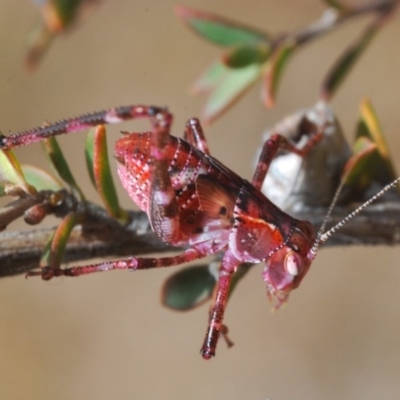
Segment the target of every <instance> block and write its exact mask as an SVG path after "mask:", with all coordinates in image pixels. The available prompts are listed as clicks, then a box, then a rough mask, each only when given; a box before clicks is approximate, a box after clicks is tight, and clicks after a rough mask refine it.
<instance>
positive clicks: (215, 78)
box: [191, 60, 230, 94]
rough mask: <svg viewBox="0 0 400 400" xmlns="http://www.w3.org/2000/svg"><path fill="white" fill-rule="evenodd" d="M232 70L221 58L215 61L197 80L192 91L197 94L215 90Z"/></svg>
mask: <svg viewBox="0 0 400 400" xmlns="http://www.w3.org/2000/svg"><path fill="white" fill-rule="evenodd" d="M229 71H230V68H228V67H227V66H226V65H224V64H223V63H222V62H221V60H218V61H215V62H213V63H212V64H211V65H209V66H208V67H207V69H206V70H205V71H204V72H203V73H202V74H201V75H200V76H199V77H198V78H197V79H196V80H195V82H194V83H193V85H192V87H191V91H192V92H193V93H195V94H198V93H208V92H210V91H211V90H213V89H214V88H215V87H216V86H217V85H218V84H219V83H220V82H221V81H222V79H223V78H224V76H225V75H226V74H227V73H228V72H229Z"/></svg>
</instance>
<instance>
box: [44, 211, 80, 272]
mask: <svg viewBox="0 0 400 400" xmlns="http://www.w3.org/2000/svg"><path fill="white" fill-rule="evenodd" d="M78 222H79V221H78V215H77V214H76V213H70V214H68V215H67V216H66V217H64V219H63V220H62V221H61V223H60V225H59V226H58V227H57V229H56V230H55V231H54V233H53V234H52V235H51V236H50V238H49V241H48V242H47V244H46V246H45V249H44V251H43V254H42V257H41V260H40V266H41V267H46V266H48V267H52V268H59V267H60V264H61V261H62V258H63V255H64V253H65V247H66V245H67V242H68V239H69V237H70V235H71V232H72V229H73V228H74V226H75V225H76V224H77V223H78Z"/></svg>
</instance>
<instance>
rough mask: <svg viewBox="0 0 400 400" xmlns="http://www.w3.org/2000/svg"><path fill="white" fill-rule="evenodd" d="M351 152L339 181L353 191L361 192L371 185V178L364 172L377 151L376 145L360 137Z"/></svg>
mask: <svg viewBox="0 0 400 400" xmlns="http://www.w3.org/2000/svg"><path fill="white" fill-rule="evenodd" d="M353 150H354V154H353V155H352V157H351V158H350V159H349V160H348V161H347V163H346V165H345V166H344V168H343V171H342V177H341V181H342V183H343V184H346V185H349V186H352V187H353V188H354V189H355V190H361V191H362V190H364V189H366V188H367V187H368V186H369V185H370V183H371V176H370V175H369V174H368V173H366V171H368V168H369V166H370V164H371V160H372V158H373V155H374V154H375V153H376V151H377V145H376V144H375V143H374V142H372V141H371V140H370V139H368V138H366V137H360V138H358V139H357V140H356V142H355V144H354V147H353Z"/></svg>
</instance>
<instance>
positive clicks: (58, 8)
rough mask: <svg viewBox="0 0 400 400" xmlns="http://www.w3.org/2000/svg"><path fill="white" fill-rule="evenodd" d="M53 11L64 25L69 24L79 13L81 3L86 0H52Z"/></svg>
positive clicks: (86, 0) (86, 1)
mask: <svg viewBox="0 0 400 400" xmlns="http://www.w3.org/2000/svg"><path fill="white" fill-rule="evenodd" d="M51 3H52V4H53V7H54V12H55V13H56V14H57V16H58V18H59V19H60V21H61V23H62V25H63V26H64V27H66V26H68V25H70V24H71V23H72V22H73V21H74V20H75V18H76V17H77V15H78V13H79V8H80V7H81V5H82V4H84V3H88V0H52V2H51Z"/></svg>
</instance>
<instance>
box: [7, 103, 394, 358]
mask: <svg viewBox="0 0 400 400" xmlns="http://www.w3.org/2000/svg"><path fill="white" fill-rule="evenodd" d="M136 118H148V119H149V120H150V122H151V124H152V131H151V132H147V133H131V134H125V135H124V136H123V137H121V138H120V139H118V140H117V142H116V144H115V151H114V156H115V158H116V160H117V164H118V174H119V177H120V179H121V182H122V185H123V186H124V188H125V189H126V190H127V192H128V194H129V196H130V197H131V198H132V200H133V201H134V202H135V203H136V204H137V205H138V206H139V207H140V208H141V209H142V210H143V211H145V212H146V213H147V215H148V217H149V220H150V224H151V227H152V229H153V231H154V232H155V234H156V235H157V236H158V238H159V239H160V240H162V241H163V242H165V243H168V244H171V245H173V246H179V247H186V248H187V249H186V250H185V251H183V252H182V253H181V254H178V255H174V256H170V257H160V258H157V257H154V258H144V257H129V258H127V259H120V260H111V261H104V262H101V263H97V264H91V265H84V266H73V267H70V268H64V269H56V270H55V269H52V268H50V267H44V268H42V269H41V272H40V273H31V274H32V275H41V276H42V277H43V279H50V278H51V277H53V276H79V275H85V274H90V273H93V272H101V271H108V270H113V269H128V270H139V269H148V268H158V267H167V266H175V265H180V264H182V263H185V262H189V261H193V260H196V259H200V258H203V257H206V256H208V255H211V254H216V253H218V252H222V253H223V257H222V261H221V265H220V268H219V274H218V281H217V285H216V289H215V296H214V300H213V304H212V306H211V308H210V315H209V322H208V328H207V332H206V336H205V339H204V342H203V345H202V347H201V350H200V353H201V355H202V357H203V358H204V359H210V358H211V357H212V356H214V355H215V350H216V346H217V342H218V339H219V336H220V334H221V333H223V330H224V326H223V323H222V321H223V316H224V311H225V307H226V304H227V300H228V294H229V287H230V283H231V279H232V275H233V273H234V272H235V270H236V268H237V267H238V265H239V264H241V263H260V262H264V263H265V264H264V269H263V279H264V281H265V283H266V287H267V292H268V295H269V297H270V298H272V299H274V300H275V302H276V306H277V307H279V305H281V304H282V303H284V302H285V301H286V300H287V298H288V295H289V293H290V292H291V291H292V290H293V289H295V288H297V287H298V286H299V284H300V282H301V281H302V279H303V278H304V276H305V274H306V273H307V271H308V269H309V267H310V264H311V262H312V261H313V259H314V258H315V256H316V251H317V248H318V246H319V244H321V243H323V242H324V241H325V240H326V239H327V238H328V237H329V236H330V233H329V232H331V231H332V232H333V231H334V230H336V229H337V228H338V227H340V226H339V224H338V225H337V226H336V227H334V228H333V229H331V231H329V232H328V233H325V234H323V235H322V231H321V233H319V234H318V235H317V234H316V232H315V230H314V228H313V226H312V225H311V223H310V222H307V221H301V220H298V219H295V218H293V217H291V216H289V215H288V214H286V213H285V212H283V211H282V210H281V209H279V208H278V207H277V206H275V205H274V204H273V203H272V202H271V201H270V200H268V198H267V197H265V195H263V194H262V193H261V191H260V188H261V185H262V183H263V181H264V178H265V176H266V174H267V172H268V167H269V164H270V162H271V160H272V159H273V158H274V156H275V155H276V153H277V151H278V150H279V149H284V150H287V151H290V152H294V153H296V154H299V155H301V156H305V155H306V154H307V152H308V151H309V150H310V148H311V147H312V146H314V145H315V143H316V142H318V140H319V139H320V138H321V135H322V133H321V132H315V133H314V135H313V137H312V139H311V140H310V141H309V143H308V144H307V145H306V146H305V147H303V148H301V149H299V148H297V147H296V146H295V145H294V144H292V143H291V142H290V141H289V140H287V139H285V138H284V137H283V136H280V135H278V134H275V135H272V136H271V137H270V139H269V140H268V141H266V142H265V144H264V145H263V149H262V152H261V155H260V157H259V161H258V164H257V167H256V170H255V172H254V175H253V178H252V181H251V182H248V181H247V180H245V179H243V178H241V177H240V176H239V175H237V174H236V173H235V172H233V171H232V170H230V169H229V168H227V167H226V166H225V165H223V164H222V163H221V162H220V161H218V160H217V159H215V158H214V157H212V156H211V155H210V152H209V148H208V145H207V141H206V138H205V136H204V133H203V130H202V128H201V125H200V123H199V121H198V120H197V119H195V118H193V119H190V120H189V121H188V122H187V124H186V129H185V132H184V139H181V138H176V137H174V136H171V135H170V126H171V123H172V119H173V117H172V114H171V113H169V112H168V111H167V110H166V109H164V108H160V107H155V106H143V105H134V106H124V107H117V108H112V109H109V110H107V111H101V112H95V113H91V114H86V115H82V116H80V117H77V118H73V119H67V120H63V121H60V122H57V123H55V124H47V125H46V126H44V127H41V128H36V129H32V130H29V131H24V132H21V133H16V134H11V135H9V136H3V135H1V136H0V149H3V150H7V149H12V148H14V147H18V146H22V145H27V144H31V143H34V142H38V141H41V140H44V139H46V138H49V137H52V136H55V135H60V134H64V133H72V132H78V131H82V130H85V129H86V128H89V127H93V126H96V125H99V124H110V123H118V122H121V121H124V120H128V119H136ZM396 182H397V180H396V181H395V182H393V183H392V184H391V185H389V186H390V187H392V186H394V184H395V183H396ZM389 186H388V187H386V188H385V189H384V190H388V188H390V187H389ZM380 194H381V192H380V193H378V195H377V196H374V198H372V199H371V200H370V201H369V202H372V201H373V200H375V198H376V197H378V196H379V195H380ZM369 202H368V204H369ZM361 207H365V205H364V206H361ZM357 210H358V209H357ZM357 210H356V212H355V213H357V212H358V211H357ZM352 214H354V213H352ZM352 214H350V216H349V217H347V218H348V219H349V218H351V217H352V216H353V215H352ZM354 215H355V214H354Z"/></svg>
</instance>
